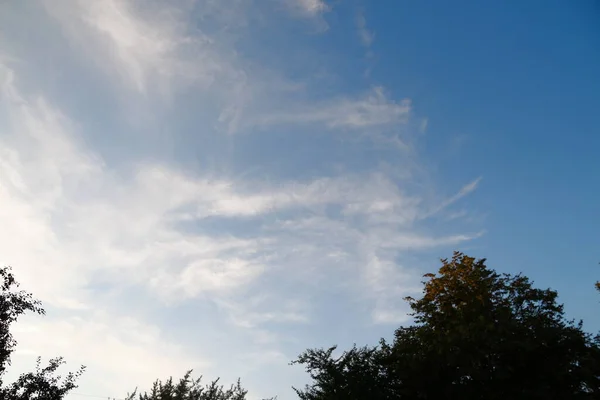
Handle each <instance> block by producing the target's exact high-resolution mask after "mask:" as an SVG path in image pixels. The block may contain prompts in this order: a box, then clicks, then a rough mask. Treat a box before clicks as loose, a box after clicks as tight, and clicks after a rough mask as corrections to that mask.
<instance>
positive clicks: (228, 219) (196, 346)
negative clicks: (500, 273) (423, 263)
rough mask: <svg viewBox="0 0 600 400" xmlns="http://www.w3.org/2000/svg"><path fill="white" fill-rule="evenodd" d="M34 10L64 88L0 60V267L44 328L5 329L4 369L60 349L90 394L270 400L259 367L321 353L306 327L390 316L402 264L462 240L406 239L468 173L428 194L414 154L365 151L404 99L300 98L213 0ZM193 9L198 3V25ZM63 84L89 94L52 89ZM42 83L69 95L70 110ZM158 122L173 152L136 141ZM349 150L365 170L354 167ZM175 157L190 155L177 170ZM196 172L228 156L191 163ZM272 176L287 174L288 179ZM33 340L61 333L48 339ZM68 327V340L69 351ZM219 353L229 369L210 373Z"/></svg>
mask: <svg viewBox="0 0 600 400" xmlns="http://www.w3.org/2000/svg"><path fill="white" fill-rule="evenodd" d="M209 3H210V4H209ZM44 4H45V9H44V10H45V11H44V12H45V13H47V15H46V17H44V18H41V17H40V20H42V21H43V24H40V25H39V26H36V27H34V28H35V29H33V30H32V31H31V32H30V33H28V34H31V35H34V36H35V35H36V34H37V35H40V36H43V34H44V33H45V32H46V29H48V30H49V29H50V28H49V27H54V28H57V27H58V29H60V32H61V35H62V36H61V37H60V40H62V41H63V42H64V44H65V45H64V47H60V49H61V51H64V52H65V54H68V55H69V57H64V58H61V59H59V60H55V61H53V62H55V63H56V65H53V68H54V69H57V70H58V69H62V70H64V71H66V73H65V74H63V75H61V76H59V77H58V78H57V77H56V76H50V75H49V74H48V71H47V70H46V69H45V68H39V77H38V79H39V80H40V81H43V80H47V81H48V82H50V83H49V84H48V85H41V86H40V87H36V86H35V85H34V84H33V83H32V82H34V81H33V80H31V81H28V77H30V76H31V75H30V74H27V73H24V72H23V66H24V65H26V66H27V67H28V68H30V69H29V70H28V71H31V70H36V69H35V68H36V67H35V66H32V65H33V64H35V63H32V62H31V61H30V58H28V57H33V56H31V54H34V53H35V50H36V49H35V48H34V47H32V48H30V49H29V50H28V51H23V52H22V54H20V57H19V59H18V62H15V61H14V60H15V58H14V57H12V56H11V55H10V54H3V55H2V56H1V57H0V61H2V62H4V64H1V68H0V83H1V85H2V86H1V93H2V97H1V103H0V111H1V112H2V115H3V116H4V117H5V118H3V119H2V121H1V122H0V123H1V124H2V125H1V128H2V131H1V132H2V133H1V134H0V204H2V207H1V208H0V225H2V226H11V227H12V229H11V230H10V231H6V230H5V231H0V254H1V257H2V259H0V262H4V263H8V264H11V265H13V266H14V267H15V270H16V272H17V276H18V277H19V280H20V281H22V282H23V286H24V288H26V289H28V290H31V291H32V292H34V294H35V295H36V296H38V297H40V298H41V299H42V300H43V301H44V303H45V304H46V305H47V306H48V307H50V308H51V310H52V312H51V313H50V315H51V317H50V318H49V319H48V320H46V321H45V322H39V321H34V320H32V321H31V322H28V323H27V325H23V329H22V330H21V331H20V332H19V339H22V340H21V343H23V344H24V345H25V350H24V351H23V352H22V353H21V355H20V356H19V357H20V359H19V360H17V365H25V364H24V362H25V361H26V360H27V357H29V356H30V355H29V353H36V354H40V353H41V354H44V355H45V354H55V353H58V354H63V355H65V356H70V357H69V358H70V360H69V361H71V362H74V363H79V362H81V363H84V364H87V365H88V366H89V373H90V376H89V378H85V379H87V380H86V381H85V385H86V387H88V388H90V390H92V391H94V392H95V393H100V394H104V393H105V392H106V393H107V394H109V395H111V396H119V393H118V392H119V391H121V390H122V391H124V392H125V391H127V390H131V389H133V388H132V387H130V386H127V385H129V384H130V383H131V381H130V380H128V379H127V378H124V377H131V379H132V380H135V381H136V383H139V384H141V385H143V384H148V383H149V382H150V381H151V380H153V379H154V378H156V377H159V376H160V375H162V374H167V375H171V374H177V373H179V371H181V372H183V371H185V370H186V369H188V368H190V367H196V366H197V367H201V368H203V370H202V371H198V372H201V373H205V374H206V375H207V376H214V375H223V373H225V375H227V374H228V373H229V374H234V375H235V374H238V372H237V371H243V373H244V374H246V375H247V376H246V378H247V380H246V381H248V380H249V386H250V387H251V388H252V387H256V388H258V390H259V392H261V393H260V394H264V395H265V396H270V395H274V394H277V393H273V392H270V391H268V390H271V389H268V390H266V389H267V386H268V385H267V384H266V383H264V382H262V381H261V379H260V378H259V377H260V374H261V373H262V372H261V369H262V368H264V367H265V365H267V366H271V367H272V368H273V370H269V374H270V378H272V376H271V375H277V374H283V375H280V377H283V376H287V375H285V374H287V372H283V369H281V368H280V367H279V366H282V365H283V364H286V363H287V361H289V359H291V358H293V357H294V356H295V355H296V354H297V351H298V350H301V347H302V346H303V344H304V343H308V342H312V341H315V340H317V339H321V337H318V338H317V337H316V336H315V335H316V334H315V333H311V332H312V331H314V328H315V327H317V328H319V329H320V330H321V335H324V334H325V333H326V332H329V331H331V332H334V331H335V329H337V327H350V326H355V324H370V323H373V322H374V323H382V324H389V323H398V322H401V321H403V320H405V319H406V310H405V309H404V308H402V306H401V305H399V304H401V298H402V297H403V296H405V295H407V294H410V293H412V292H413V291H414V290H416V288H417V287H418V282H419V279H420V278H419V276H420V271H417V270H416V269H415V268H413V267H410V263H409V261H407V259H408V258H407V255H410V254H417V253H419V252H425V251H431V250H434V249H439V248H446V247H450V246H458V245H460V244H461V243H465V242H468V241H470V240H473V239H475V238H477V237H478V236H479V235H480V233H479V232H480V229H475V228H472V227H469V229H467V228H465V227H463V226H460V225H456V227H452V229H450V231H449V232H448V231H444V232H434V231H432V230H431V229H429V228H428V227H427V225H426V224H425V222H427V221H428V220H430V219H435V218H437V217H438V216H439V214H440V211H441V210H442V209H445V208H446V207H448V206H450V205H451V204H453V203H455V202H458V201H459V200H460V199H461V198H462V197H464V196H466V195H468V194H469V193H470V192H472V191H473V190H475V189H476V187H477V184H478V180H477V181H474V182H472V183H470V184H468V185H466V186H465V187H463V188H462V189H461V190H460V191H459V192H458V194H456V195H455V196H453V197H450V198H449V199H446V200H444V198H441V199H440V197H441V196H439V195H433V196H432V195H431V193H435V192H436V191H435V188H430V187H427V188H422V187H423V184H421V183H419V184H414V183H415V182H414V181H413V180H414V179H415V178H414V177H413V172H414V171H412V169H411V167H410V165H411V163H415V162H418V160H411V163H407V162H405V161H406V160H405V158H406V157H407V155H406V153H403V152H398V151H397V150H396V148H395V147H393V146H387V144H390V143H392V142H393V143H395V140H397V141H400V139H399V138H401V139H402V140H403V141H404V142H405V143H403V144H404V145H405V146H406V147H411V145H412V143H411V142H410V140H411V139H410V137H407V138H405V137H404V136H399V135H400V134H401V133H403V132H404V131H407V130H409V129H410V123H409V122H410V121H411V113H412V105H411V102H410V100H408V99H400V100H397V99H395V98H394V97H393V95H392V93H389V92H388V91H387V90H386V89H385V88H384V87H383V86H370V87H369V85H364V87H352V88H346V89H347V90H342V89H340V90H338V91H337V92H336V93H334V94H330V95H327V96H324V95H323V93H322V92H319V93H318V95H317V94H314V93H313V91H315V88H314V87H312V86H311V85H310V84H307V85H304V86H303V85H300V84H298V82H300V81H302V79H299V80H296V79H295V78H290V76H292V75H293V74H291V73H290V74H288V71H287V70H285V68H284V70H278V69H277V68H273V67H272V66H271V65H269V64H268V63H265V65H261V64H260V63H259V62H258V61H256V60H257V59H259V57H254V58H253V57H249V56H247V53H249V52H251V51H252V50H253V48H252V41H251V40H250V38H245V40H246V41H243V40H241V39H239V38H237V39H236V40H232V39H231V37H229V36H227V35H226V36H227V38H226V39H224V37H223V35H221V32H222V30H221V29H220V28H221V25H220V24H223V21H233V20H236V18H234V17H235V16H230V15H228V16H227V18H225V16H223V15H222V13H224V12H225V11H227V10H223V7H225V6H224V5H223V4H224V3H223V2H210V1H207V2H199V3H195V4H192V3H191V2H186V1H182V2H170V3H168V4H165V3H162V2H149V3H144V4H142V3H140V2H137V1H133V0H132V1H116V0H113V1H106V2H100V3H91V2H84V1H80V2H46V3H44ZM198 4H200V5H206V7H205V8H203V9H202V10H201V11H202V13H201V15H202V18H201V19H199V20H197V19H194V17H193V16H194V15H197V14H194V13H195V12H199V11H198V8H197V7H199V6H198ZM255 4H256V6H257V7H259V4H263V5H262V6H261V7H265V6H264V3H258V2H256V3H255ZM282 4H283V3H282ZM285 4H287V5H288V6H290V7H291V6H292V2H289V3H285ZM293 6H294V7H299V8H298V9H299V10H300V9H301V10H303V12H304V13H305V14H304V15H306V16H312V17H314V18H317V19H318V18H320V17H322V14H323V13H324V12H326V11H328V10H330V9H331V7H329V6H327V5H326V4H325V3H324V2H321V1H303V2H300V1H295V2H294V5H293ZM32 7H36V6H32ZM194 7H196V8H194ZM231 10H237V9H236V8H231ZM17 11H18V10H17ZM17 11H14V13H13V14H12V15H13V16H14V15H19V13H18V12H17ZM262 11H263V12H264V13H268V12H270V10H269V9H263V10H262ZM44 15H45V14H44ZM215 15H219V17H218V18H217V17H215V18H213V19H211V16H215ZM21 17H22V18H26V17H27V15H26V14H25V15H22V16H21ZM239 18H240V20H242V19H243V16H239ZM198 21H200V22H198ZM0 22H1V20H0ZM215 25H216V26H215ZM233 25H235V24H232V25H227V26H226V27H225V28H223V30H226V29H228V30H231V29H234V28H232V26H233ZM242 25H243V24H240V26H242ZM15 29H16V28H15ZM235 29H238V28H237V26H236V28H235ZM239 29H246V28H243V27H242V28H239ZM365 29H366V28H365ZM40 32H41V33H40ZM229 32H230V31H228V34H229ZM248 32H249V31H246V30H244V33H248ZM19 37H20V36H19V35H18V34H15V35H14V40H15V41H17V42H18V39H19ZM2 40H8V39H6V38H4V39H2ZM39 40H40V41H42V42H43V38H41V39H39ZM63 42H61V43H63ZM240 43H243V44H244V46H246V47H244V48H243V49H240V48H238V47H237V46H241V44H240ZM26 44H27V43H26ZM259 44H260V43H259ZM28 45H29V46H31V44H30V43H29V44H28ZM16 47H17V46H16V45H15V46H13V47H12V48H16ZM258 47H259V46H257V48H258ZM242 50H244V51H242ZM254 50H256V52H257V53H258V54H260V51H259V50H262V49H258V50H257V49H254ZM260 60H261V61H262V59H260ZM257 64H258V65H257ZM294 67H295V66H294ZM279 68H281V67H280V66H279ZM77 72H81V73H82V74H84V76H89V77H92V78H93V80H92V81H89V82H88V81H85V80H82V82H81V85H82V87H78V86H75V87H73V86H72V85H71V80H70V79H69V78H70V76H69V75H74V74H76V73H77ZM90 79H91V78H90ZM309 80H310V79H309V78H307V80H306V81H309ZM98 82H101V83H102V84H100V85H99V84H98ZM104 84H106V85H104ZM99 86H102V88H103V89H104V86H107V87H110V90H106V91H102V90H99V89H98V87H99ZM49 87H50V88H64V89H65V91H75V92H77V93H78V94H79V96H77V97H76V98H78V99H81V103H78V104H75V105H74V104H73V103H72V102H71V103H69V102H67V101H65V100H64V99H63V98H62V97H60V96H57V95H56V92H55V91H52V90H48V88H49ZM290 88H296V89H293V90H291V89H290ZM297 88H300V89H297ZM88 91H89V93H92V96H88V95H87V93H88ZM357 93H358V94H357ZM94 95H97V96H99V97H102V102H93V101H92V100H90V98H92V97H93V96H94ZM94 100H95V99H94ZM98 104H119V107H116V108H115V110H112V111H110V112H108V111H107V114H108V115H109V117H110V119H111V122H110V125H109V124H108V123H105V122H104V121H103V120H102V118H103V117H104V116H105V115H106V114H102V113H100V110H98V109H97V107H98ZM131 114H135V116H136V117H139V118H137V119H136V118H131ZM133 120H135V123H134V122H132V121H133ZM224 126H225V127H224ZM159 127H160V128H161V129H165V130H167V131H168V135H169V139H170V142H169V143H172V142H177V143H179V144H181V145H180V147H176V146H174V147H173V149H174V150H173V152H172V154H167V152H164V153H163V152H156V151H152V149H155V148H157V147H159V146H160V144H161V143H158V144H155V146H147V144H148V142H152V141H153V140H155V138H156V137H155V136H153V135H152V134H150V133H149V132H154V131H155V130H157V129H159ZM113 128H117V129H113ZM131 130H134V131H136V132H139V133H140V134H139V135H138V136H136V138H135V140H130V139H129V136H127V135H126V134H123V133H122V132H126V133H127V132H129V131H131ZM288 131H289V132H288ZM308 131H311V132H316V133H317V135H311V136H310V137H309V135H303V134H302V132H308ZM292 132H293V133H292ZM298 132H300V134H298ZM399 132H400V133H399ZM320 134H321V135H320ZM338 134H339V135H338ZM280 137H285V138H286V140H290V141H294V142H293V143H294V146H296V147H299V148H301V147H304V148H310V149H312V150H313V152H314V154H316V155H314V156H313V155H310V156H309V157H307V158H306V159H301V160H297V159H294V158H295V157H296V154H295V153H294V152H289V151H287V152H286V151H284V150H283V148H284V146H283V145H282V143H283V142H278V140H280V139H273V138H280ZM338 137H345V138H348V137H369V138H370V140H373V141H375V142H377V143H383V142H382V141H385V143H386V146H380V147H377V146H364V143H357V142H354V141H335V140H336V139H337V138H338ZM332 138H333V139H332ZM313 141H314V142H313ZM98 143H101V144H103V145H102V146H100V145H98ZM292 147H293V146H292ZM382 147H383V149H382ZM367 148H368V151H371V152H374V154H375V156H374V157H371V159H369V162H366V161H364V160H363V161H362V162H358V161H357V159H360V158H363V159H366V158H367V157H366V156H365V155H364V154H365V151H366V150H365V149H367ZM115 149H118V150H119V152H118V153H119V154H120V155H121V156H120V157H116V156H115V155H114V154H113V152H115ZM182 149H183V150H182ZM323 149H325V150H326V151H323V152H322V153H319V152H318V151H319V150H323ZM377 151H381V153H375V152H377ZM346 152H347V155H346ZM190 153H192V154H194V157H195V159H193V160H192V161H190V160H189V159H184V154H185V155H187V157H189V154H190ZM165 154H166V155H165ZM318 154H322V156H321V158H318V156H317V155H318ZM336 154H337V155H336ZM340 154H341V155H340ZM390 154H391V156H390ZM332 155H336V157H337V158H336V161H335V163H334V162H333V161H332V159H330V156H332ZM411 156H412V155H411ZM211 157H220V158H222V159H225V160H226V161H229V162H224V163H223V164H224V165H225V167H224V168H210V167H208V166H207V165H210V164H209V162H208V161H207V160H210V159H211ZM257 160H258V161H257ZM265 160H266V161H268V163H266V162H265V163H263V161H265ZM292 161H293V162H296V163H299V165H300V166H299V167H298V166H296V167H295V168H296V169H294V170H292V171H291V172H290V169H291V167H289V165H291V164H290V163H291V162H292ZM334 164H335V165H334ZM384 164H385V165H386V167H385V168H384V167H383V166H382V165H384ZM309 169H310V170H311V171H312V172H311V173H310V174H305V173H304V172H305V170H309ZM252 170H258V171H259V173H251V172H250V171H252ZM357 299H360V301H361V307H360V308H356V309H355V308H353V307H355V303H354V302H355V301H356V300H357ZM336 307H339V310H338V308H336ZM344 307H346V308H344ZM336 310H337V311H336ZM344 310H345V311H344ZM348 310H355V311H356V312H352V313H350V314H351V315H350V314H348ZM338 312H339V315H338V314H336V313H338ZM333 320H335V321H338V322H336V323H335V324H336V326H335V327H334V326H332V325H331V324H332V322H331V321H333ZM182 321H185V322H186V323H185V324H183V323H182ZM321 323H322V324H323V325H317V324H321ZM187 324H190V326H191V327H190V328H188V327H187ZM184 325H186V326H184ZM107 327H114V329H113V331H112V332H110V334H109V333H107V330H108V329H107ZM303 327H304V328H305V327H310V329H304V328H303ZM37 329H44V330H45V331H47V332H55V333H56V335H59V332H61V334H62V335H63V337H64V340H62V341H60V342H57V343H55V344H52V343H49V342H47V341H46V340H45V339H43V338H40V337H39V335H37V334H36V332H37ZM192 330H193V332H194V337H193V338H192V337H191V336H190V335H191V334H190V332H191V331H192ZM309 331H310V332H309ZM75 332H83V333H81V334H78V337H77V340H72V341H70V340H69V338H70V337H72V336H74V335H76V333H75ZM143 332H147V333H146V334H144V333H143ZM298 332H302V333H298ZM69 343H70V346H71V347H69ZM174 343H178V345H175V344H174ZM163 344H164V347H161V346H162V345H163ZM75 347H76V348H77V349H79V348H86V351H83V352H78V351H77V349H75ZM100 349H102V350H100ZM161 349H166V350H164V351H163V350H161ZM224 349H227V352H231V354H236V356H235V357H234V358H233V359H229V358H228V359H227V360H226V359H225V358H224V356H223V354H224V352H225V350H224ZM233 349H235V351H234V350H233ZM230 350H231V351H230ZM100 351H102V352H103V353H102V354H97V353H99V352H100ZM140 354H144V360H146V361H145V362H144V365H143V366H140V361H139V358H140ZM228 354H229V353H228ZM261 354H262V355H264V357H263V358H261V357H262V356H261V357H259V359H255V357H256V356H257V355H261ZM228 357H229V356H228ZM286 357H287V359H286ZM249 358H252V359H253V360H254V362H253V363H248V361H247V360H248V359H249ZM121 359H123V360H125V361H123V362H120V361H119V360H121ZM284 359H285V362H284V361H283V360H284ZM278 363H279V364H278ZM190 364H192V365H190ZM224 365H225V366H227V368H225V367H224ZM273 365H275V366H274V367H273ZM271 367H270V368H271ZM132 368H133V369H135V370H136V371H137V372H136V373H135V374H133V375H131V374H130V373H129V372H128V371H129V370H130V369H132ZM167 370H168V371H167ZM239 374H242V372H239ZM226 377H227V376H224V378H226ZM234 377H235V376H234ZM243 378H244V376H243ZM271 380H272V379H269V381H271ZM108 381H110V382H112V383H111V385H106V384H105V383H103V382H108ZM143 381H146V382H143ZM278 381H281V382H284V381H285V380H284V379H278ZM281 385H285V387H286V388H287V387H289V385H288V384H287V383H282V384H281ZM281 385H280V386H278V388H283V387H284V386H281ZM126 386H127V387H126ZM103 388H104V389H103ZM273 390H274V389H273ZM282 390H283V389H282ZM82 391H83V388H82ZM95 393H94V394H95Z"/></svg>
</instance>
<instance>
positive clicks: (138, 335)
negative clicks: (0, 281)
mask: <svg viewBox="0 0 600 400" xmlns="http://www.w3.org/2000/svg"><path fill="white" fill-rule="evenodd" d="M15 338H16V339H17V341H18V342H19V346H18V348H17V351H16V353H15V357H13V367H14V368H17V369H31V368H32V367H33V365H32V363H31V362H32V356H33V357H35V356H41V357H43V358H44V359H45V360H48V359H50V358H53V357H56V356H57V355H61V356H63V357H65V359H66V360H68V366H67V367H69V368H70V369H71V370H74V369H76V368H77V366H78V365H85V366H86V373H85V374H84V375H83V377H82V378H81V386H82V389H81V390H82V391H81V392H82V393H91V394H98V393H101V394H103V395H104V394H106V395H110V396H111V397H115V398H123V397H124V396H125V394H126V393H127V392H128V391H129V392H132V391H133V390H134V389H135V388H136V386H139V387H148V385H149V384H150V383H151V382H153V381H154V380H155V379H156V378H158V377H168V376H172V375H174V374H178V375H183V373H184V372H185V371H186V370H188V369H190V368H197V369H199V370H202V369H204V370H207V369H209V368H210V363H209V362H208V361H207V360H202V359H198V358H195V357H193V356H191V355H190V353H189V350H186V349H185V348H184V346H182V345H181V344H175V343H172V342H169V340H167V339H166V338H165V337H164V336H163V335H162V333H161V331H160V329H159V328H158V327H157V326H154V325H149V324H144V323H141V322H139V321H138V320H136V319H132V318H125V317H118V318H115V317H114V316H111V315H107V314H106V313H102V312H92V313H86V314H85V315H84V316H73V317H64V316H63V317H61V318H60V319H58V318H53V317H52V316H48V317H46V318H39V317H38V318H27V319H25V320H23V321H22V322H20V323H19V324H18V325H17V326H16V329H15ZM99 376H101V377H102V379H101V380H99V379H97V377H99ZM84 390H85V391H84ZM76 392H80V390H79V389H78V390H76Z"/></svg>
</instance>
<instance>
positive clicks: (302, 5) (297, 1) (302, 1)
mask: <svg viewBox="0 0 600 400" xmlns="http://www.w3.org/2000/svg"><path fill="white" fill-rule="evenodd" d="M287 1H288V2H289V3H290V4H291V5H292V6H293V7H294V8H296V9H298V10H300V11H301V12H303V13H306V14H307V15H310V16H316V15H320V14H322V13H324V12H326V11H329V9H330V8H329V6H328V5H327V4H326V3H325V2H324V1H323V0H287Z"/></svg>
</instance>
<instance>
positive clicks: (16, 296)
mask: <svg viewBox="0 0 600 400" xmlns="http://www.w3.org/2000/svg"><path fill="white" fill-rule="evenodd" d="M18 287H19V284H18V282H17V281H16V280H15V277H14V275H13V274H12V272H11V270H10V268H9V267H3V268H0V398H1V399H4V400H34V399H37V400H60V399H63V398H64V397H65V396H66V394H67V393H69V392H70V391H71V390H73V389H74V388H76V387H77V385H76V384H75V382H76V380H77V378H78V377H79V376H80V375H81V374H82V373H83V371H84V369H85V367H83V366H82V367H81V368H80V369H79V370H78V371H76V372H71V373H69V374H68V375H67V376H66V377H65V378H64V379H61V377H60V376H57V375H56V372H57V370H58V368H59V367H60V366H61V365H62V364H63V363H64V361H63V359H62V358H60V357H59V358H54V359H52V360H50V362H49V363H48V365H47V366H46V367H44V368H41V359H39V358H38V361H37V367H36V370H35V371H34V372H28V373H24V374H22V375H21V376H20V377H19V378H18V379H17V380H16V381H15V382H13V383H11V384H9V385H5V384H4V382H3V378H4V375H5V373H6V369H7V367H8V366H9V365H10V356H11V354H12V353H13V351H14V350H15V346H16V345H17V342H16V341H15V339H14V338H13V336H12V335H11V333H10V327H11V325H12V324H13V323H14V322H16V321H17V319H18V318H19V317H20V316H21V315H23V314H25V313H26V312H33V313H35V314H40V315H44V314H45V311H44V309H43V308H42V305H41V303H40V301H39V300H36V299H34V298H33V296H32V294H31V293H28V292H25V291H17V290H15V289H16V288H18Z"/></svg>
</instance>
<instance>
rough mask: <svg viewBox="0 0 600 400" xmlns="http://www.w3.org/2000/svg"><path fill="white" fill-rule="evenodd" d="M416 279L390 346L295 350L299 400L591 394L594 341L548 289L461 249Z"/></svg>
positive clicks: (596, 379)
mask: <svg viewBox="0 0 600 400" xmlns="http://www.w3.org/2000/svg"><path fill="white" fill-rule="evenodd" d="M425 277H426V278H427V281H425V282H423V284H424V291H423V297H422V298H420V299H418V300H415V299H412V298H407V301H408V302H409V303H410V306H411V308H412V310H413V314H412V316H413V317H414V320H415V324H414V325H413V326H409V327H401V328H399V329H397V330H396V332H395V336H394V340H393V343H386V342H385V341H383V340H382V341H381V343H380V346H379V347H377V348H362V349H357V348H353V349H351V350H350V351H347V352H345V353H344V354H343V355H342V356H341V357H340V358H337V359H333V358H332V357H331V352H328V351H324V350H308V351H307V352H305V353H304V354H302V355H301V356H300V358H299V359H298V360H297V361H296V362H297V363H301V364H304V365H305V366H306V368H307V370H308V372H309V373H310V375H311V378H312V379H313V382H312V384H311V385H310V386H307V387H306V388H305V389H304V390H302V391H298V394H299V395H300V398H301V399H302V400H334V399H335V400H337V399H340V400H341V399H347V400H353V399H356V400H358V399H373V400H378V399H489V400H494V399H544V400H546V399H597V398H600V340H599V338H598V337H592V336H591V335H589V334H587V333H585V332H584V331H583V330H582V327H581V323H579V324H576V323H574V322H572V321H568V320H566V319H565V317H564V313H563V307H562V305H560V304H558V303H557V293H556V292H555V291H552V290H549V289H546V290H541V289H535V288H533V286H532V283H531V282H530V281H529V279H528V278H526V277H524V276H522V275H516V276H511V275H507V274H502V275H501V274H498V273H496V272H495V271H493V270H491V269H489V268H487V267H486V265H485V260H475V259H474V258H471V257H467V256H465V255H463V254H461V253H455V254H454V257H453V258H452V260H442V267H441V268H440V270H439V272H438V274H437V275H436V274H427V275H425ZM363 383H364V384H363Z"/></svg>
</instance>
